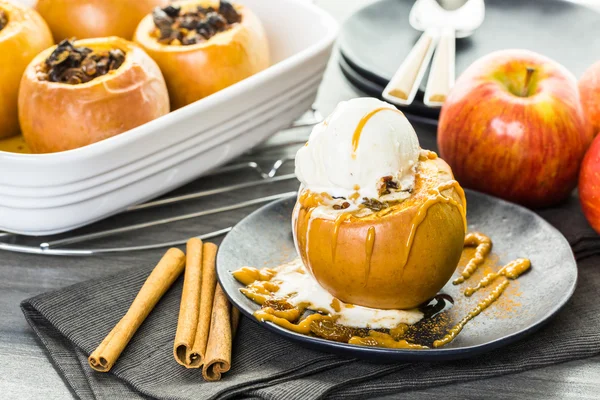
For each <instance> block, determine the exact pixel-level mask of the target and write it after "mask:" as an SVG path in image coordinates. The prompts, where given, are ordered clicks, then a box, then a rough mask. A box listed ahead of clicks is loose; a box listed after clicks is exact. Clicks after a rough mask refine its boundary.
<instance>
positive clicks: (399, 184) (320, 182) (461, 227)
mask: <svg viewBox="0 0 600 400" xmlns="http://www.w3.org/2000/svg"><path fill="white" fill-rule="evenodd" d="M296 175H297V176H298V179H299V180H300V181H301V182H302V186H301V188H300V193H299V196H298V201H297V203H296V206H295V208H294V216H293V224H294V230H293V231H294V235H295V236H294V237H295V242H296V246H297V250H298V253H299V254H300V257H301V258H302V261H303V263H304V265H305V266H306V267H307V268H308V269H309V270H310V271H311V273H312V274H313V275H314V277H315V279H316V280H317V281H318V282H319V284H320V285H321V286H322V287H323V288H324V289H326V290H327V291H328V292H329V293H331V294H332V295H333V296H334V297H337V298H338V299H340V300H342V301H343V302H345V303H349V304H355V305H360V306H365V307H371V308H379V309H407V308H413V307H416V306H418V305H419V304H421V303H423V302H425V301H427V300H428V299H430V298H432V297H433V296H434V295H435V294H437V292H438V291H439V290H440V289H441V288H442V287H443V286H444V285H445V284H446V283H447V282H448V280H449V279H450V277H451V276H452V274H453V273H454V271H455V269H456V266H457V264H458V261H459V259H460V256H461V252H462V249H463V242H464V237H465V229H466V217H465V212H466V200H465V196H464V192H463V190H462V188H461V187H460V185H459V184H458V183H457V182H456V181H455V180H454V178H453V175H452V171H451V169H450V167H449V166H448V164H446V163H445V162H444V161H443V160H441V159H439V158H437V156H436V155H435V153H432V152H428V151H422V150H421V149H420V147H419V142H418V139H417V136H416V134H415V131H414V129H413V128H412V126H411V125H410V123H409V122H408V120H407V119H406V118H405V117H404V115H403V114H402V113H401V112H400V111H398V110H397V109H396V108H394V107H393V106H392V105H390V104H388V103H384V102H381V101H379V100H376V99H371V98H362V99H354V100H350V101H348V102H343V103H341V104H340V105H338V107H337V108H336V110H335V111H334V112H333V114H332V115H331V116H329V117H328V118H327V119H326V120H325V121H324V122H323V123H321V124H319V125H317V126H316V127H315V128H314V130H313V132H312V133H311V135H310V138H309V140H308V142H307V144H306V146H304V147H303V148H301V149H300V150H299V151H298V153H297V155H296Z"/></svg>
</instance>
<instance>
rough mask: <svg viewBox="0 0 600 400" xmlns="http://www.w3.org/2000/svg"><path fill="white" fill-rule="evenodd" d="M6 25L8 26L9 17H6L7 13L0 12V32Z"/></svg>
mask: <svg viewBox="0 0 600 400" xmlns="http://www.w3.org/2000/svg"><path fill="white" fill-rule="evenodd" d="M6 25H8V15H6V11H4V10H0V31H1V30H2V29H4V27H5V26H6Z"/></svg>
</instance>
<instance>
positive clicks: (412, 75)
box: [383, 30, 437, 105]
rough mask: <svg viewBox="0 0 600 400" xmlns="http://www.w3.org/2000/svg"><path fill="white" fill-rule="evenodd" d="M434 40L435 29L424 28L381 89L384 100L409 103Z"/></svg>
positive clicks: (424, 67)
mask: <svg viewBox="0 0 600 400" xmlns="http://www.w3.org/2000/svg"><path fill="white" fill-rule="evenodd" d="M436 42H437V35H436V33H435V31H432V30H426V31H425V32H423V34H422V35H421V37H420V38H419V40H418V41H417V43H415V45H414V46H413V48H412V50H411V51H410V52H409V53H408V56H407V57H406V59H405V60H404V62H403V63H402V65H400V67H399V68H398V70H397V71H396V73H395V74H394V76H393V77H392V79H391V81H390V83H388V85H387V86H386V87H385V89H384V90H383V98H384V99H385V100H387V101H389V102H391V103H394V104H396V105H409V104H411V103H412V102H413V100H414V98H415V95H416V94H417V90H418V88H419V84H420V83H421V80H422V79H423V75H425V70H426V69H427V66H428V65H429V61H430V60H431V56H432V55H433V49H434V48H435V44H436Z"/></svg>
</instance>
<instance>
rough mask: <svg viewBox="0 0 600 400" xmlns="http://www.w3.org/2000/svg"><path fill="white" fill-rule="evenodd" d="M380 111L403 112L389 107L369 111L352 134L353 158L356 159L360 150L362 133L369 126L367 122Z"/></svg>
mask: <svg viewBox="0 0 600 400" xmlns="http://www.w3.org/2000/svg"><path fill="white" fill-rule="evenodd" d="M380 111H394V112H397V113H398V114H402V112H401V111H400V110H396V109H394V108H388V107H380V108H376V109H374V110H372V111H369V112H368V113H367V114H365V115H364V116H363V117H362V118H361V119H360V121H359V122H358V125H357V126H356V129H354V133H353V134H352V158H353V159H354V158H356V150H357V149H358V142H360V136H361V135H362V131H363V129H364V127H365V125H366V124H367V122H369V120H370V119H371V118H372V117H373V116H374V115H375V114H377V113H378V112H380Z"/></svg>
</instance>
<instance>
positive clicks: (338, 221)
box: [331, 213, 352, 261]
mask: <svg viewBox="0 0 600 400" xmlns="http://www.w3.org/2000/svg"><path fill="white" fill-rule="evenodd" d="M351 216H352V214H350V213H342V214H340V215H338V216H337V218H336V219H335V223H334V224H333V234H332V235H331V259H332V260H333V261H335V251H336V249H337V240H338V235H339V233H340V226H342V223H344V221H346V220H348V219H350V217H351Z"/></svg>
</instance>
